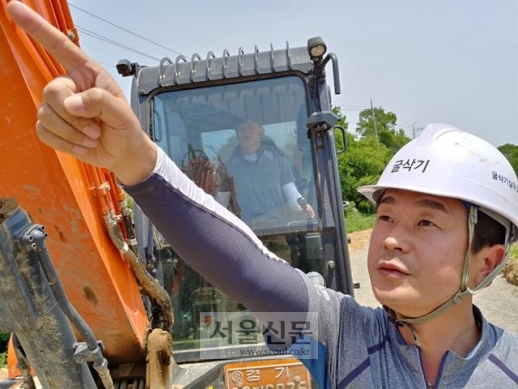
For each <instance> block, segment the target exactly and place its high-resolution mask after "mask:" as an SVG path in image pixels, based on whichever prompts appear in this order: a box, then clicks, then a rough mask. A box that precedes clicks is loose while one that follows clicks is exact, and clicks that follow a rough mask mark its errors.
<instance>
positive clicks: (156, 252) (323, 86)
mask: <svg viewBox="0 0 518 389" xmlns="http://www.w3.org/2000/svg"><path fill="white" fill-rule="evenodd" d="M23 1H24V2H25V3H26V4H28V5H29V6H30V7H32V8H33V9H35V10H36V11H37V12H38V13H39V14H40V15H42V16H43V17H44V18H46V19H47V20H48V21H49V22H50V23H52V24H53V25H54V26H55V27H57V28H58V29H59V30H61V31H62V32H63V33H64V34H66V36H68V37H69V38H70V39H71V40H72V41H73V42H74V43H75V44H77V45H79V34H78V31H77V29H76V28H75V26H74V22H73V20H72V17H71V13H70V11H69V8H68V5H67V2H66V1H65V0H23ZM6 6H7V1H6V0H0V27H1V29H0V53H1V56H2V59H1V63H2V66H1V67H0V83H1V85H2V93H1V94H0V129H1V132H2V137H1V140H0V143H1V150H2V157H1V158H2V159H1V160H2V162H1V164H0V280H1V282H0V312H1V313H0V331H1V332H10V333H11V339H10V342H9V349H8V379H7V380H5V381H3V382H1V383H0V388H16V387H23V388H39V387H41V388H44V389H50V388H60V389H63V388H66V389H74V388H106V389H111V388H117V389H130V388H132V389H143V388H152V389H162V388H163V389H173V388H175V389H179V388H207V389H208V388H210V389H238V388H239V389H247V388H248V389H251V388H257V389H259V388H260V389H286V388H299V389H307V388H316V387H317V386H316V384H315V381H314V380H313V379H312V377H311V376H310V375H309V373H308V371H307V370H306V368H305V367H304V365H303V364H302V363H301V361H300V360H298V359H295V358H294V357H293V356H291V355H280V354H279V355H275V354H274V353H272V352H268V351H271V350H269V349H268V348H267V347H266V346H265V342H264V337H263V335H264V331H263V327H262V326H261V325H259V324H258V322H257V320H256V319H255V318H254V316H253V314H251V313H250V312H249V311H248V310H247V308H246V307H245V306H243V305H242V304H241V303H239V302H238V301H235V300H234V299H232V298H230V297H228V296H226V295H225V294H224V293H222V292H221V291H220V290H218V289H217V288H216V287H214V286H212V285H210V284H209V283H208V282H207V281H206V280H204V279H203V278H202V277H201V276H200V275H198V274H197V273H196V272H195V271H194V270H192V269H191V268H190V267H189V266H188V264H186V263H185V262H183V260H182V258H180V257H179V256H178V255H177V254H176V253H175V250H174V247H171V246H170V245H169V244H168V243H167V241H165V240H164V239H163V237H162V236H161V235H160V232H159V231H157V230H156V228H155V227H154V226H153V225H152V223H150V221H149V220H148V219H147V218H146V215H145V214H143V213H142V211H141V210H140V209H139V208H138V206H137V205H136V204H134V203H133V201H132V199H131V198H130V197H129V196H128V195H127V194H126V193H125V192H124V190H123V189H122V188H121V186H120V185H119V184H118V182H117V179H116V177H114V175H113V174H112V173H111V172H109V171H107V170H105V169H100V168H97V167H93V166H90V165H87V164H85V163H83V162H80V161H78V160H77V159H75V158H74V157H72V156H69V155H65V154H62V153H60V152H57V151H55V150H53V149H50V148H49V147H47V146H45V145H44V144H42V143H41V142H40V141H39V140H38V138H37V135H36V133H35V130H34V127H35V123H36V117H37V110H38V107H39V105H40V101H41V97H42V90H43V88H44V86H45V85H46V84H47V83H48V82H49V81H50V80H51V79H53V78H54V77H57V76H60V75H63V74H64V70H63V68H62V67H61V66H60V64H59V63H57V62H56V61H55V60H54V59H53V58H52V57H51V56H50V55H49V54H48V53H47V52H46V51H45V50H44V49H42V48H41V47H40V46H39V45H38V44H36V43H35V42H34V41H33V40H31V38H29V37H28V36H27V35H26V34H25V33H24V32H23V31H22V30H21V29H19V28H18V27H17V26H16V25H15V24H14V23H13V21H12V20H11V19H10V17H9V15H8V13H7V10H6ZM326 52H327V47H326V44H325V42H324V40H323V39H321V38H320V37H314V38H310V39H308V41H307V45H305V46H301V47H290V45H289V44H288V43H286V47H284V48H280V49H274V48H273V46H271V47H270V48H269V49H268V50H264V51H261V50H259V48H258V47H257V46H256V47H255V49H254V50H253V51H251V52H249V53H247V52H245V50H244V49H243V48H239V49H238V50H237V52H236V53H231V52H230V51H228V50H225V51H223V53H222V54H221V55H216V54H215V53H213V52H209V53H208V54H207V55H206V56H205V57H202V56H201V55H199V54H198V53H195V54H193V55H192V56H191V57H190V58H186V57H185V56H182V55H179V56H178V57H176V58H175V59H174V60H173V59H171V58H168V57H164V58H163V59H162V60H161V61H159V63H157V64H151V65H141V64H139V63H136V62H132V61H130V60H127V59H122V60H120V61H119V62H118V63H117V65H116V66H117V70H118V73H119V74H120V75H121V77H132V91H131V97H130V100H131V105H132V108H133V110H134V112H135V114H136V115H137V117H138V118H139V120H140V122H141V126H142V129H143V131H145V132H146V134H147V135H148V136H149V137H150V138H151V139H152V140H153V141H154V142H156V143H157V144H158V145H159V146H160V147H161V148H162V149H163V150H165V151H166V152H167V154H168V155H169V156H170V157H171V158H172V159H173V160H174V161H175V163H176V164H177V165H178V166H179V167H180V168H181V169H182V170H183V171H184V172H185V173H186V174H187V175H188V176H189V177H190V178H191V179H192V180H193V181H194V182H195V183H196V184H197V185H199V186H200V187H202V188H203V189H204V190H205V191H206V192H207V193H209V194H211V195H213V196H214V197H215V198H216V199H220V198H225V200H224V201H225V206H228V208H229V209H230V210H231V211H232V212H234V213H235V214H236V215H238V216H240V217H241V216H242V217H243V220H245V218H244V215H242V211H243V210H242V207H240V204H239V196H236V191H239V190H240V187H239V182H236V181H235V180H234V179H233V177H232V176H231V175H230V172H229V171H228V169H227V166H226V163H227V161H228V160H229V158H231V156H232V155H233V152H234V150H235V148H236V147H237V139H236V129H237V128H238V126H239V125H240V124H241V123H243V122H255V123H259V124H260V125H261V126H262V128H263V129H264V137H263V140H262V141H263V142H264V144H265V147H268V148H270V149H271V150H275V152H278V153H280V154H282V155H283V156H284V158H285V159H286V160H287V161H288V162H289V166H290V169H291V170H292V172H293V177H295V185H296V188H297V191H298V192H299V194H300V196H299V197H298V199H297V202H298V204H299V205H300V207H299V209H293V207H291V208H290V207H286V209H283V210H282V211H279V210H277V211H276V212H275V213H274V214H269V213H268V210H267V209H264V212H263V213H262V216H261V218H259V219H252V218H250V219H246V223H247V224H248V225H249V226H250V227H251V228H252V229H253V230H254V232H255V233H256V234H257V236H258V237H259V238H260V239H261V240H262V241H263V243H264V244H265V246H266V247H268V249H269V250H270V251H272V252H274V253H275V254H276V255H277V256H279V257H280V258H283V259H284V260H286V261H287V262H289V263H290V264H291V265H292V266H294V267H297V268H299V269H301V270H302V271H304V272H306V273H308V274H312V275H313V276H315V278H316V281H315V282H320V283H322V284H324V285H326V286H327V287H329V288H333V289H335V290H338V291H342V292H343V293H347V294H350V295H353V293H354V291H353V283H352V280H351V271H350V260H349V254H348V249H347V233H346V228H345V224H344V210H343V204H342V200H341V191H340V186H339V182H340V180H339V175H338V165H337V154H338V153H340V152H342V151H344V150H342V149H341V150H338V149H337V146H336V144H335V136H340V133H341V136H342V137H343V139H344V140H345V139H346V137H345V130H344V129H343V128H341V127H340V126H338V125H337V122H338V120H339V117H338V116H337V115H336V114H335V113H333V110H332V106H331V88H330V86H329V85H328V84H327V78H326V68H327V67H328V65H330V68H331V69H332V72H333V82H334V92H335V93H336V94H339V93H340V81H339V72H338V60H337V58H336V56H335V55H334V54H333V53H327V54H326ZM340 148H341V147H340ZM218 201H219V200H218ZM266 202H267V201H266ZM308 204H309V205H310V206H311V208H312V209H313V210H314V215H311V216H309V215H308V214H307V213H305V212H303V209H305V208H306V207H307V205H308ZM262 206H263V204H259V203H258V204H256V208H261V207H262ZM270 213H271V212H270ZM171 219H172V222H174V215H171ZM214 233H217V232H214Z"/></svg>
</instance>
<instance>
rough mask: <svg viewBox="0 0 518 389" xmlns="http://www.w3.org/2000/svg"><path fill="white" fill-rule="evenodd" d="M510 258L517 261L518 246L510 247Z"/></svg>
mask: <svg viewBox="0 0 518 389" xmlns="http://www.w3.org/2000/svg"><path fill="white" fill-rule="evenodd" d="M510 257H511V258H515V259H518V244H513V245H512V246H511V255H510Z"/></svg>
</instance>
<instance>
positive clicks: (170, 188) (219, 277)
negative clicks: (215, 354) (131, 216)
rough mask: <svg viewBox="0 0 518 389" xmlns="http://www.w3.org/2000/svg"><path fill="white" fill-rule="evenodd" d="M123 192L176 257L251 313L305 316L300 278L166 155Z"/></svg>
mask: <svg viewBox="0 0 518 389" xmlns="http://www.w3.org/2000/svg"><path fill="white" fill-rule="evenodd" d="M125 189H126V191H127V192H128V194H130V195H131V196H132V197H133V199H134V200H135V201H136V202H137V203H138V204H139V206H140V207H141V208H142V210H143V211H144V213H145V214H146V215H147V216H148V217H149V218H150V220H151V221H152V223H153V224H154V225H155V226H156V227H157V228H158V230H159V231H160V232H161V234H162V235H163V236H164V238H165V239H166V240H167V242H168V243H169V244H170V245H171V247H172V248H173V249H174V250H175V251H176V253H178V255H179V256H180V257H181V258H182V259H183V260H184V261H185V262H186V263H188V264H189V265H190V266H191V267H192V268H193V269H194V270H196V271H197V272H198V273H200V274H201V275H202V276H203V277H204V278H205V279H206V280H207V281H209V282H210V283H211V284H212V285H214V286H216V287H218V288H219V289H221V290H222V291H223V292H224V293H226V294H227V295H229V296H231V297H233V298H235V299H236V300H238V301H240V302H242V303H243V304H245V305H246V306H247V308H249V309H250V310H251V311H253V312H307V310H308V304H309V301H308V291H307V288H306V286H305V283H304V280H303V278H302V277H303V276H302V274H301V273H300V272H299V271H297V270H295V269H294V268H292V267H291V266H290V265H289V264H288V263H286V262H285V261H283V260H282V259H280V258H278V257H276V256H275V255H274V254H272V253H271V252H269V251H268V250H267V249H266V248H265V247H264V246H263V245H262V243H261V241H260V240H259V239H258V238H257V237H256V236H255V235H254V234H253V232H252V231H251V230H250V229H249V228H248V226H246V224H244V223H243V222H242V221H241V220H239V219H238V218H237V217H235V216H234V215H233V214H232V213H230V212H229V211H228V210H226V209H225V208H223V207H222V206H220V205H219V204H218V203H217V202H216V201H215V200H214V199H213V198H212V196H209V195H207V194H205V193H204V192H203V190H201V189H200V188H198V187H197V186H196V185H194V183H193V182H192V181H190V180H189V179H188V178H187V177H186V176H185V175H184V174H183V173H182V172H181V171H180V170H179V169H178V167H177V166H176V165H174V163H173V162H172V161H171V160H170V159H169V158H168V157H167V156H166V155H165V153H163V151H161V150H160V152H159V160H158V162H157V167H156V168H155V171H154V172H153V174H152V175H151V176H150V177H149V178H147V179H146V180H145V181H143V182H142V183H140V184H137V185H135V186H132V187H127V188H125Z"/></svg>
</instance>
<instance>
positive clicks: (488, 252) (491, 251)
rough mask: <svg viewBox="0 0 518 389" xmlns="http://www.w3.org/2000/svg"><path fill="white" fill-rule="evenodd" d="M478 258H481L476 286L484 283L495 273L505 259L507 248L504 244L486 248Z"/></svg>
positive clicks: (476, 275)
mask: <svg viewBox="0 0 518 389" xmlns="http://www.w3.org/2000/svg"><path fill="white" fill-rule="evenodd" d="M476 256H477V257H478V258H479V261H477V262H478V263H479V266H478V267H479V269H478V270H477V272H476V274H475V285H478V284H480V283H481V282H482V280H483V279H484V278H486V276H487V275H488V274H489V273H491V272H492V271H493V269H494V268H496V267H497V266H498V265H499V264H500V263H502V261H503V260H504V258H505V247H504V245H502V244H495V245H493V246H490V247H484V248H483V249H482V250H480V251H479V252H478V253H477V254H476Z"/></svg>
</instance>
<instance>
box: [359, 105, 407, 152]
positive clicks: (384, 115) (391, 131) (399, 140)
mask: <svg viewBox="0 0 518 389" xmlns="http://www.w3.org/2000/svg"><path fill="white" fill-rule="evenodd" d="M356 133H357V134H358V136H359V137H362V138H363V137H374V138H375V139H376V140H377V141H379V142H380V143H382V144H384V145H385V146H386V147H387V148H389V149H390V150H391V151H392V152H393V153H395V152H396V151H398V150H399V149H400V148H401V147H402V146H403V145H405V144H407V143H408V142H409V141H410V138H409V137H408V136H406V134H405V132H404V131H403V130H402V129H401V128H400V129H397V116H396V114H395V113H394V112H387V111H385V110H384V109H383V108H381V107H376V108H372V109H371V108H368V109H364V110H363V111H361V112H360V115H359V118H358V125H357V126H356Z"/></svg>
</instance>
